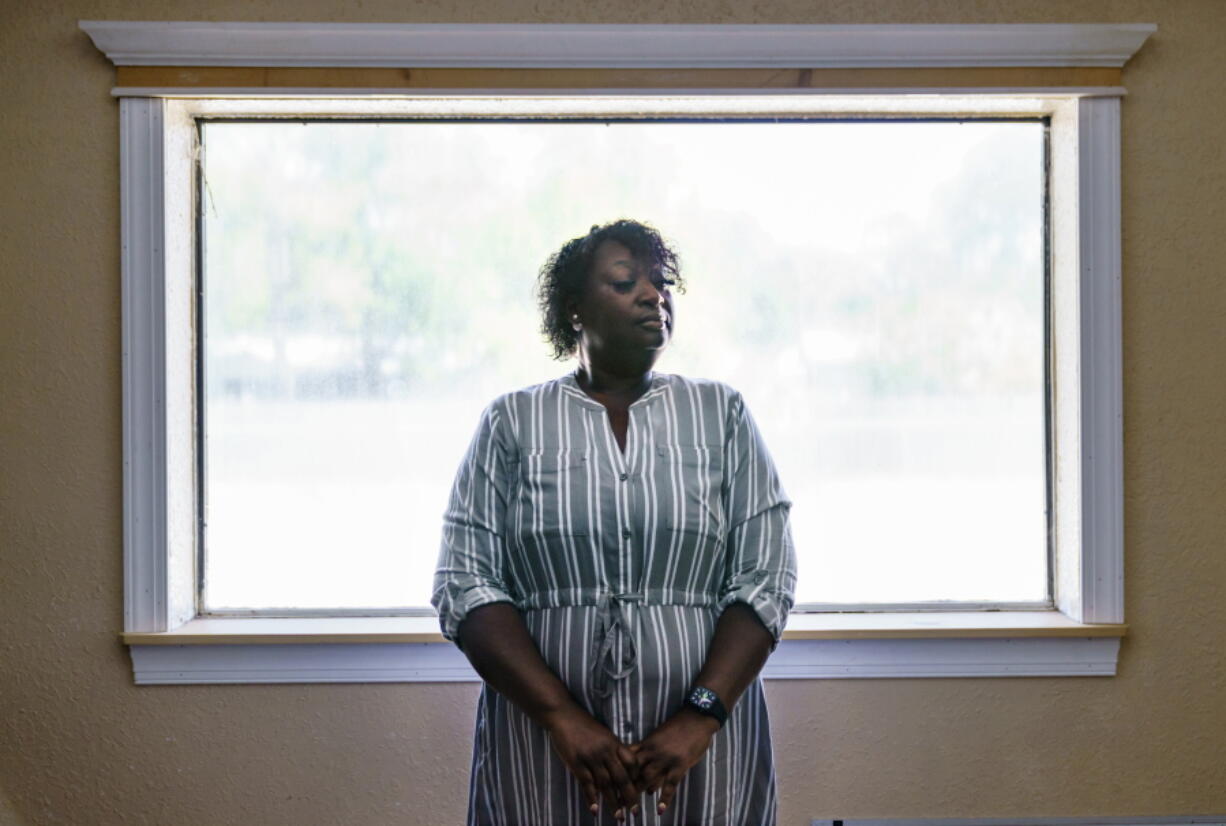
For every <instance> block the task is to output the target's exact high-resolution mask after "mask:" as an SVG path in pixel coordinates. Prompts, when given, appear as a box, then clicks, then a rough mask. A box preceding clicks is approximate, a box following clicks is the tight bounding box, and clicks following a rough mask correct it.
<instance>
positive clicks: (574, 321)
mask: <svg viewBox="0 0 1226 826" xmlns="http://www.w3.org/2000/svg"><path fill="white" fill-rule="evenodd" d="M570 320H571V325H570V326H571V327H572V328H573V329H574V331H575V332H576V333H577V332H579V331H580V330H582V329H583V324H582V323H581V322H580V321H579V316H577V315H573V316H571V317H570Z"/></svg>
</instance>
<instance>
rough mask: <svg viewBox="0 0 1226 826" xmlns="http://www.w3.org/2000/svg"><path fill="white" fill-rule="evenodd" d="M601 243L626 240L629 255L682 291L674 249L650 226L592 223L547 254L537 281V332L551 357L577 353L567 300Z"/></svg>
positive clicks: (578, 291)
mask: <svg viewBox="0 0 1226 826" xmlns="http://www.w3.org/2000/svg"><path fill="white" fill-rule="evenodd" d="M603 241H617V242H619V243H621V244H625V245H626V248H627V249H629V250H630V253H631V255H633V256H634V257H635V258H638V259H640V260H643V261H647V262H650V263H651V265H652V267H653V268H659V270H660V271H661V272H662V273H663V274H664V277H665V278H669V279H671V280H673V281H674V282H676V284H675V286H674V287H673V289H674V290H676V291H677V292H685V282H684V281H683V280H682V278H681V265H680V261H679V259H678V257H677V253H676V252H675V251H674V250H673V249H672V247H670V246H669V245H668V242H667V241H665V240H664V238H663V237H662V236H661V235H660V233H659V232H658V231H657V230H656V229H655V228H654V227H652V226H650V225H648V224H644V223H642V222H640V221H632V220H630V219H628V218H619V219H618V220H616V221H611V222H609V223H607V224H604V225H598V224H594V225H592V228H591V230H589V231H588V234H587V235H583V236H580V237H578V238H572V239H571V240H569V241H567V242H566V243H565V244H563V245H562V248H561V249H560V250H558V251H557V252H555V253H554V254H553V255H551V256H549V259H548V260H547V261H545V265H544V266H543V267H541V273H540V276H539V278H538V279H537V283H536V298H537V303H538V305H539V306H540V308H541V332H542V333H543V334H544V335H545V340H546V341H547V342H549V345H550V346H551V347H552V348H553V357H554V359H556V360H558V361H561V360H563V359H566V358H569V357H571V356H573V355H574V354H575V349H576V348H577V347H578V346H579V334H578V333H576V332H575V330H574V328H572V327H571V325H570V321H569V320H568V319H567V318H566V303H567V302H568V301H569V300H570V299H572V298H576V297H578V296H581V295H582V294H583V291H584V289H586V287H587V277H588V273H589V272H590V271H591V269H592V258H593V257H594V256H595V254H596V248H597V247H599V246H600V244H601V242H603Z"/></svg>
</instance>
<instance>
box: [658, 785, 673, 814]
mask: <svg viewBox="0 0 1226 826" xmlns="http://www.w3.org/2000/svg"><path fill="white" fill-rule="evenodd" d="M676 793H677V781H676V780H673V779H672V778H669V779H668V780H666V781H664V785H663V786H661V787H660V803H659V804H658V805H657V806H656V811H657V812H659V813H661V814H663V813H664V811H665V810H666V809H667V808H668V807H669V806H671V805H672V802H673V795H675V794H676Z"/></svg>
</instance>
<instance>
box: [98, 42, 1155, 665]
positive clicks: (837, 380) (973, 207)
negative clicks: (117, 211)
mask: <svg viewBox="0 0 1226 826" xmlns="http://www.w3.org/2000/svg"><path fill="white" fill-rule="evenodd" d="M82 27H83V28H84V29H86V30H87V31H88V32H89V34H90V36H91V37H93V38H94V42H95V43H96V44H98V46H99V48H100V49H102V50H103V51H104V52H105V53H106V54H107V56H108V57H109V58H110V59H111V60H112V61H113V62H115V63H116V65H117V66H118V67H119V73H118V75H119V76H118V88H117V90H116V93H117V94H118V95H119V96H120V97H121V105H120V149H119V152H120V158H121V171H122V176H121V199H122V210H123V221H122V232H123V280H122V283H123V308H124V309H123V357H124V462H125V473H124V485H125V488H124V507H125V521H124V525H125V529H124V581H125V585H124V599H125V606H124V629H125V632H124V639H125V641H126V642H127V643H128V644H129V645H130V650H131V654H132V659H133V666H134V672H135V676H136V681H137V682H138V683H198V682H205V683H211V682H297V681H325V682H347V681H358V682H367V681H402V680H408V681H413V680H427V681H437V680H473V679H477V677H476V675H475V674H474V673H473V672H472V669H471V668H470V667H469V665H468V664H467V662H466V661H465V660H464V658H463V655H462V654H460V653H459V652H458V651H456V650H455V649H454V647H453V646H448V645H442V644H437V643H441V642H442V638H441V636H440V635H439V634H438V629H437V622H436V621H435V620H434V618H432V617H430V616H425V615H424V614H426V613H428V611H427V609H424V608H423V607H420V606H421V605H422V602H423V601H424V598H425V583H426V581H427V579H428V576H429V571H430V569H431V568H432V566H433V561H434V555H435V552H436V548H437V545H436V543H437V536H438V519H439V516H438V514H439V512H440V510H441V508H442V503H443V497H444V496H445V494H446V487H447V485H448V483H449V482H450V479H451V475H452V473H453V472H454V470H455V466H456V461H457V460H458V458H459V454H460V451H461V450H462V449H463V445H464V442H465V441H466V440H467V438H468V436H469V434H470V433H471V430H472V427H473V425H474V423H475V417H476V411H477V409H478V408H479V407H480V405H482V404H484V403H485V402H486V401H487V400H489V399H490V398H491V397H492V396H493V395H495V394H497V393H500V392H503V391H504V390H507V389H510V388H514V387H517V386H520V385H523V384H527V383H530V382H534V381H541V380H545V379H549V378H552V377H555V376H557V375H558V374H559V372H560V371H561V370H563V369H566V367H565V366H564V365H560V364H556V363H553V362H549V361H547V360H545V358H544V348H543V347H542V346H540V345H539V344H538V340H537V336H536V331H535V328H536V321H535V314H534V312H533V307H532V300H531V292H530V291H531V284H532V276H533V274H534V273H535V271H536V268H537V267H538V266H539V265H540V263H541V261H542V260H543V258H544V257H545V255H547V254H548V253H549V252H550V251H551V250H552V249H553V248H554V247H555V246H556V245H557V244H558V243H560V241H561V240H562V239H565V238H568V237H571V236H573V235H575V234H578V233H581V232H583V231H584V230H585V229H586V227H587V226H588V224H589V223H594V222H599V221H604V220H608V219H610V218H613V217H616V216H617V215H631V216H633V217H637V218H641V219H644V220H648V221H651V222H653V223H655V224H656V225H658V226H659V227H660V228H661V229H662V230H664V232H665V233H666V234H667V235H668V236H670V237H671V238H672V239H673V240H674V241H675V242H676V244H677V246H678V247H679V248H680V250H681V252H682V254H683V257H684V264H685V266H686V268H687V273H688V276H689V278H690V281H691V289H690V291H689V292H688V293H687V294H686V295H684V296H682V297H680V298H679V299H678V305H679V310H680V318H679V325H678V337H677V339H676V342H675V347H674V348H673V349H672V350H671V351H670V352H669V353H668V354H667V355H666V357H665V359H664V360H663V361H662V363H661V364H660V367H661V369H663V370H668V371H673V372H678V373H685V374H690V375H698V376H708V377H713V378H719V379H723V380H725V381H727V382H729V383H731V384H733V385H734V386H736V387H738V388H739V389H741V390H742V391H743V392H744V393H745V395H746V397H747V398H748V399H749V402H750V404H751V406H752V409H753V411H754V413H755V415H756V417H757V418H758V420H759V422H760V423H761V425H762V428H763V430H765V431H766V436H767V439H768V440H769V443H770V446H771V448H772V450H773V452H774V454H775V456H776V459H777V461H778V464H779V466H780V470H781V472H782V474H783V477H784V480H785V483H786V486H787V488H788V490H789V492H790V493H791V495H792V498H793V499H794V500H795V501H796V504H797V507H796V509H795V516H796V525H795V529H796V539H797V544H798V546H799V549H800V551H801V592H800V594H799V596H800V599H801V605H800V606H799V607H800V608H801V611H800V612H798V613H794V614H793V616H792V617H791V620H790V622H789V625H788V629H787V631H786V632H785V639H784V641H783V643H782V644H781V645H780V646H779V648H778V649H777V650H776V651H775V653H774V654H773V655H772V657H771V659H770V661H769V662H768V663H767V666H766V669H765V671H764V675H765V676H766V677H768V678H815V677H816V678H824V677H834V678H840V677H878V676H881V677H893V676H901V677H927V676H941V677H945V676H1013V675H1070V676H1072V675H1076V676H1081V675H1110V674H1114V673H1115V668H1116V660H1117V656H1118V652H1119V637H1120V636H1122V635H1123V633H1124V630H1125V626H1123V624H1122V623H1123V618H1124V613H1123V530H1122V528H1123V519H1122V513H1123V509H1122V504H1123V491H1122V421H1121V419H1122V392H1121V345H1120V324H1119V320H1120V276H1121V273H1120V195H1121V182H1120V177H1119V173H1120V161H1119V134H1120V96H1121V95H1122V94H1123V88H1122V86H1121V85H1120V83H1121V67H1122V66H1123V64H1124V62H1125V61H1126V60H1127V59H1128V58H1129V57H1130V56H1131V55H1132V54H1133V53H1134V52H1135V51H1136V50H1137V49H1138V48H1140V46H1141V44H1142V42H1143V41H1144V40H1145V38H1146V37H1147V36H1148V35H1149V34H1150V33H1152V32H1153V31H1154V28H1155V27H1153V26H1151V25H1146V24H1135V25H1134V24H1129V25H1117V24H1106V25H1095V24H1076V25H1073V24H1069V25H1065V24H1060V25H1037V26H1030V25H1026V26H1011V25H1000V26H996V25H990V26H957V25H950V26H946V25H934V26H926V25H917V26H642V27H640V26H464V25H456V26H449V25H432V26H415V25H410V24H402V25H390V24H389V25H378V26H365V25H358V24H354V25H348V26H344V25H339V26H338V25H331V24H318V25H316V24H276V23H258V24H242V25H234V24H225V23H218V24H212V23H139V22H136V23H129V22H97V21H95V22H83V23H82ZM406 66H409V67H415V66H420V67H422V68H421V70H418V69H416V68H413V69H411V70H410V71H407V72H406V71H404V67H406ZM182 67H189V68H182ZM253 67H257V68H253ZM258 67H270V68H268V69H267V70H265V69H264V68H258ZM806 67H810V68H806ZM861 69H864V70H865V71H864V72H861ZM380 84H386V85H387V87H388V88H386V89H383V88H381V87H380ZM350 87H352V88H350ZM550 89H553V90H557V91H556V92H550V91H549V90H550ZM481 90H485V91H481ZM498 90H501V91H498ZM738 90H739V91H738ZM871 90H876V91H871ZM551 141H552V142H554V143H552V144H551V143H550V142H551ZM359 148H361V151H360V152H359V151H357V150H358V149H359ZM602 152H603V154H604V156H603V157H600V158H599V159H598V160H593V159H594V158H596V157H597V156H598V155H600V153H602ZM583 176H586V177H583ZM498 187H501V189H498ZM452 196H458V200H457V201H455V203H457V204H458V206H445V204H447V203H452V202H451V201H447V200H446V199H448V198H451V197H452ZM596 197H598V198H599V203H598V204H597V203H594V198H596ZM457 239H458V240H457ZM461 388H462V390H463V392H460V390H461ZM449 440H450V443H448V442H449ZM380 520H382V521H380ZM206 574H207V576H206ZM371 586H375V587H371ZM384 586H386V587H384ZM286 614H288V615H289V616H288V617H287V616H284V615H286ZM414 614H419V615H418V616H415V615H414ZM355 615H356V616H355ZM372 615H373V616H372Z"/></svg>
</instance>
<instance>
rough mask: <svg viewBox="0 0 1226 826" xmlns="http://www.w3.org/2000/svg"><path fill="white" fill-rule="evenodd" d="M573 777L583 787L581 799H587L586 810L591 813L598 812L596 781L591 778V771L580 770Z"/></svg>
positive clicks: (598, 800) (598, 796)
mask: <svg viewBox="0 0 1226 826" xmlns="http://www.w3.org/2000/svg"><path fill="white" fill-rule="evenodd" d="M575 779H576V780H578V781H579V785H580V786H581V787H582V788H583V799H584V800H586V801H587V810H588V811H589V812H591V813H592V814H599V813H600V795H599V794H598V793H597V791H596V783H595V782H594V781H593V780H592V773H591V772H589V771H586V770H584V771H580V772H579V773H577V774H576V775H575Z"/></svg>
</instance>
